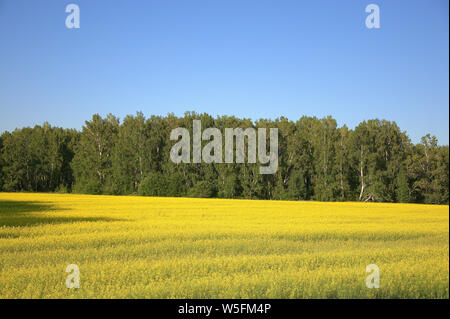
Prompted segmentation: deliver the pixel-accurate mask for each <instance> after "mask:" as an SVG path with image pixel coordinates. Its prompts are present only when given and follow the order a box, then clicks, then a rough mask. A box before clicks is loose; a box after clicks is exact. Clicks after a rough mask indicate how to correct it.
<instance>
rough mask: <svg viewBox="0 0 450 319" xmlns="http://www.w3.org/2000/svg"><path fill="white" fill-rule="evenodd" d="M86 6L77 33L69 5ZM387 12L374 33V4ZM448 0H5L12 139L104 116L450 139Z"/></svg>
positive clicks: (2, 101) (0, 25)
mask: <svg viewBox="0 0 450 319" xmlns="http://www.w3.org/2000/svg"><path fill="white" fill-rule="evenodd" d="M69 3H75V4H77V5H79V7H80V13H81V14H80V18H81V21H80V25H81V28H80V29H67V28H66V26H65V20H66V16H67V15H68V14H67V13H66V12H65V7H66V5H67V4H69ZM370 3H375V4H378V5H379V7H380V11H381V12H380V16H381V28H380V29H367V28H366V26H365V19H366V16H367V15H368V14H367V13H366V12H365V7H366V6H367V5H368V4H370ZM448 12H449V8H448V1H438V0H435V1H400V0H396V1H359V0H344V1H331V0H330V1H324V0H319V1H298V0H295V1H286V0H277V1H275V0H271V1H267V0H257V1H254V0H239V1H235V0H226V1H225V0H207V1H204V0H177V1H175V0H164V1H163V0H158V1H156V0H151V1H137V0H134V1H125V0H120V1H119V0H117V1H106V0H95V1H94V0H72V1H62V0H40V1H22V0H0V131H4V130H13V129H14V128H16V127H23V126H34V125H35V124H42V123H43V122H44V121H49V122H50V124H52V125H56V126H62V127H71V128H77V129H79V128H81V126H82V125H83V124H84V121H85V120H87V119H90V118H91V116H92V114H94V113H100V114H101V115H105V114H107V113H110V112H111V113H113V114H114V115H117V116H119V117H120V118H123V117H124V115H126V114H134V113H135V112H136V111H142V112H144V114H145V115H151V114H156V115H166V114H167V113H168V112H173V113H175V114H176V115H182V114H183V113H184V112H185V111H188V110H194V111H197V112H207V113H209V114H211V115H214V116H215V115H236V116H239V117H246V118H252V119H258V118H276V117H279V116H285V117H287V118H289V119H292V120H297V119H298V118H300V117H301V116H302V115H311V116H317V117H323V116H326V115H332V116H333V117H334V118H335V119H336V120H337V121H338V124H339V125H343V124H346V125H347V126H349V127H351V128H353V127H354V126H355V125H357V124H358V123H359V122H361V121H362V120H367V119H371V118H380V119H382V118H384V119H388V120H393V121H396V122H397V123H398V124H399V126H400V127H401V129H402V130H406V131H407V132H408V135H409V136H410V137H411V139H412V141H413V142H418V141H419V139H420V137H421V136H423V135H425V134H426V133H431V134H432V135H436V136H437V137H438V139H439V142H440V144H448V143H449V120H448V116H449V89H448V85H449V73H448V72H449V71H448V70H449V42H448V37H449V34H448V28H449V24H448V23H449V22H448Z"/></svg>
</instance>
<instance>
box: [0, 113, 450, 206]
mask: <svg viewBox="0 0 450 319" xmlns="http://www.w3.org/2000/svg"><path fill="white" fill-rule="evenodd" d="M194 119H200V120H201V121H202V127H203V129H205V128H207V127H217V128H218V129H219V130H221V131H222V133H224V129H225V128H236V127H241V128H247V127H254V128H278V132H279V134H278V135H279V136H278V137H279V159H278V161H279V165H278V170H277V172H276V173H275V174H273V175H261V174H259V166H260V164H259V163H257V164H249V163H247V161H246V163H244V164H224V163H221V164H215V163H213V164H205V163H200V164H174V163H173V162H172V161H171V160H170V149H171V147H172V145H173V144H174V142H173V141H171V140H170V138H169V136H170V132H171V130H172V129H174V128H177V127H185V128H187V129H188V130H189V131H190V132H191V134H192V121H193V120H194ZM202 143H203V145H204V144H206V143H207V141H203V142H202ZM223 143H224V140H223ZM222 147H223V148H224V144H223V145H222ZM0 189H1V190H3V191H39V192H46V191H50V192H71V191H72V192H76V193H88V194H116V195H127V194H140V195H146V196H191V197H221V198H248V199H280V200H318V201H380V202H416V203H434V204H444V203H448V202H449V148H448V146H438V144H437V140H436V138H435V137H432V136H430V135H427V136H424V137H423V138H422V141H421V143H419V144H417V145H413V144H411V142H410V140H409V138H408V136H407V135H406V132H402V131H401V130H400V128H399V127H398V126H397V124H396V123H395V122H390V121H386V120H378V119H374V120H368V121H364V122H362V123H360V124H359V125H358V126H357V127H356V128H355V129H354V130H350V129H348V128H347V127H346V126H345V125H344V126H343V127H338V125H337V123H336V120H334V119H333V118H332V117H330V116H328V117H326V118H323V119H318V118H316V117H307V116H303V117H301V118H300V119H299V120H298V121H296V122H293V121H289V120H288V119H286V118H284V117H281V118H278V119H275V120H269V119H260V120H258V121H255V122H253V121H251V120H249V119H239V118H236V117H234V116H221V117H217V118H213V117H211V116H210V115H208V114H197V113H195V112H186V113H185V115H184V116H183V117H176V116H175V115H173V114H168V115H167V116H166V117H161V116H151V117H150V118H147V119H146V118H145V117H144V115H143V114H142V113H141V112H138V113H136V115H134V116H133V115H128V116H126V117H125V118H124V119H123V121H122V123H120V122H119V119H118V118H116V117H114V116H113V115H111V114H109V115H107V116H106V117H105V118H102V117H101V116H100V115H98V114H95V115H94V116H93V117H92V119H91V120H90V121H86V124H85V126H83V128H82V131H81V132H77V131H75V130H65V129H61V128H55V127H51V126H50V125H49V124H48V123H44V125H43V126H35V127H34V128H29V127H25V128H22V129H16V130H14V131H13V132H11V133H10V132H4V133H3V134H2V135H1V137H0Z"/></svg>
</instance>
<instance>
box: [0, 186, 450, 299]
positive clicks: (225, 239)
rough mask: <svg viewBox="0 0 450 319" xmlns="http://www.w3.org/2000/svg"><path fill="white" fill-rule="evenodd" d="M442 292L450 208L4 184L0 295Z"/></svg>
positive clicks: (0, 197)
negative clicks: (19, 189)
mask: <svg viewBox="0 0 450 319" xmlns="http://www.w3.org/2000/svg"><path fill="white" fill-rule="evenodd" d="M70 264H75V265H77V266H78V267H79V275H80V287H79V288H78V289H77V288H73V289H68V288H67V287H66V278H67V276H69V275H70V273H68V272H66V267H67V266H68V265H70ZM370 264H375V265H377V266H378V267H379V275H380V287H379V288H372V289H369V288H367V287H366V277H367V276H369V275H370V273H367V272H366V266H367V265H370ZM448 297H449V207H448V206H439V205H417V204H383V203H354V202H348V203H322V202H294V201H290V202H287V201H262V200H258V201H250V200H222V199H191V198H154V197H153V198H151V197H131V196H93V195H57V194H25V193H14V194H10V193H0V298H448Z"/></svg>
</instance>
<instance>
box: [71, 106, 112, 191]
mask: <svg viewBox="0 0 450 319" xmlns="http://www.w3.org/2000/svg"><path fill="white" fill-rule="evenodd" d="M118 127H119V120H118V119H117V118H116V117H115V116H113V115H111V114H108V115H107V117H106V118H105V119H103V118H102V117H101V116H100V115H98V114H95V115H94V116H93V117H92V120H91V121H86V125H85V126H83V129H82V132H81V134H80V140H79V142H78V144H77V145H76V148H75V150H76V151H75V156H74V159H73V162H72V168H73V172H74V176H75V183H76V184H75V191H76V192H87V193H93V194H103V193H110V192H111V180H110V178H111V176H112V150H113V147H114V144H115V142H116V138H117V132H118Z"/></svg>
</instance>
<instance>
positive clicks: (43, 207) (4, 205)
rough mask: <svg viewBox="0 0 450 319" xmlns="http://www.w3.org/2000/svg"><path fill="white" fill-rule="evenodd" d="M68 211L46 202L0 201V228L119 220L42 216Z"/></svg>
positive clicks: (113, 219) (114, 219)
mask: <svg viewBox="0 0 450 319" xmlns="http://www.w3.org/2000/svg"><path fill="white" fill-rule="evenodd" d="M69 210H70V209H68V208H60V207H57V206H55V205H53V204H51V203H48V202H38V201H13V200H0V227H1V226H13V227H17V226H19V227H20V226H34V225H43V224H63V223H75V222H104V221H118V220H121V219H116V218H107V217H76V216H71V217H69V216H68V217H65V216H61V215H58V216H51V215H49V214H45V215H44V214H43V213H52V212H62V211H69Z"/></svg>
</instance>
